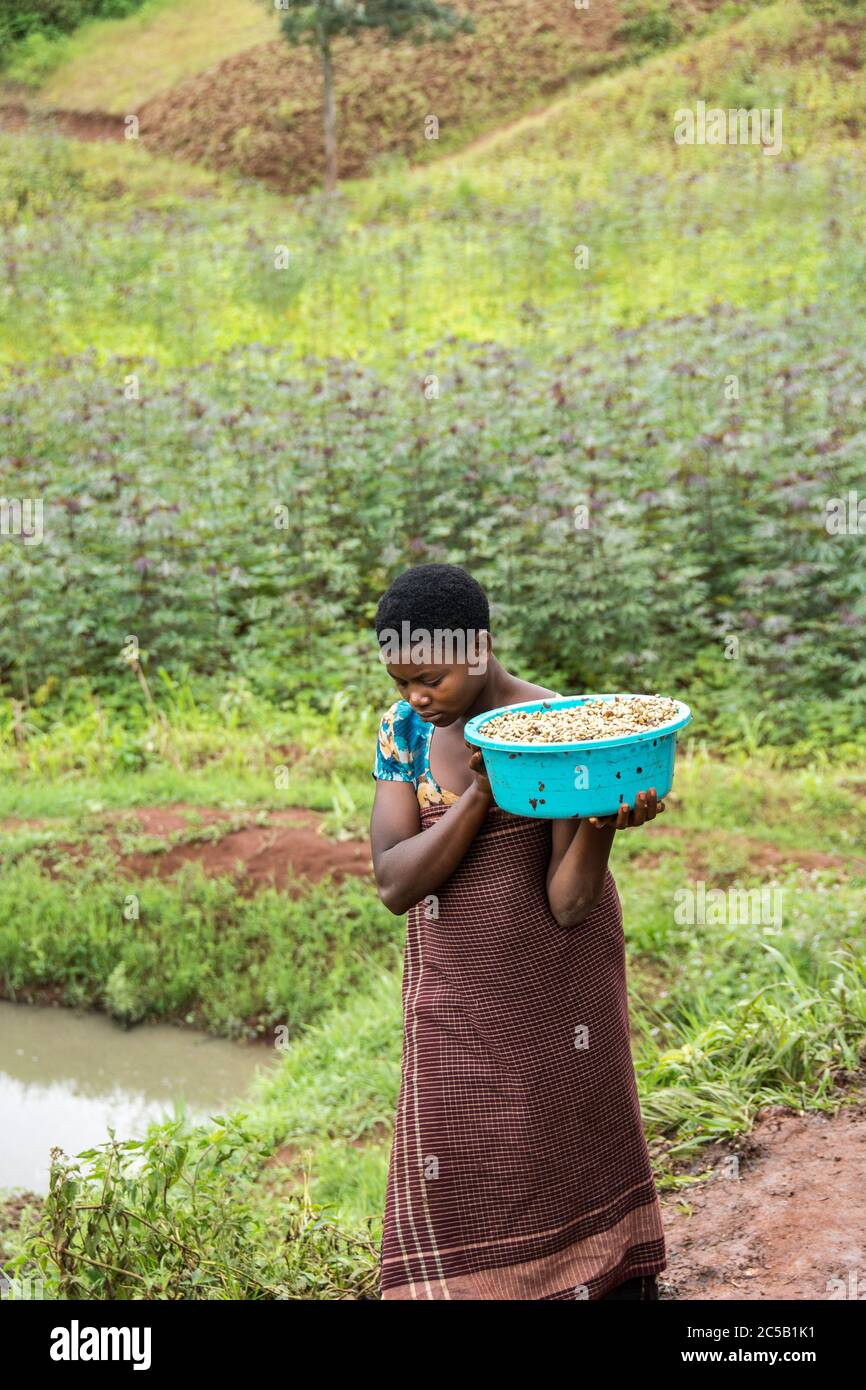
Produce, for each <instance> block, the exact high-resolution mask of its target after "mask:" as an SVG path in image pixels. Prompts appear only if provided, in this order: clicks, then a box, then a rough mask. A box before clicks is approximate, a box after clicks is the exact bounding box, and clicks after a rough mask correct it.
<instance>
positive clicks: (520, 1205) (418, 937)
mask: <svg viewBox="0 0 866 1390" xmlns="http://www.w3.org/2000/svg"><path fill="white" fill-rule="evenodd" d="M404 624H408V626H407V627H404ZM489 627H490V612H489V606H488V602H487V599H486V596H485V594H484V591H483V589H482V588H481V586H480V585H479V584H478V583H477V582H476V581H475V580H474V579H472V577H471V576H470V575H469V574H467V573H466V571H465V570H463V569H461V568H459V567H458V566H455V565H419V566H416V567H414V568H412V569H409V570H406V571H405V572H404V573H403V574H401V575H400V576H399V577H398V578H397V579H396V580H395V582H394V583H393V584H392V585H391V587H390V589H389V590H388V591H387V593H386V594H385V595H384V596H383V597H382V599H381V601H380V603H379V606H378V609H377V612H376V632H377V635H378V637H379V640H380V644H381V643H382V641H383V639H385V641H386V642H387V644H388V646H389V647H390V654H389V655H388V657H387V659H386V665H387V670H388V673H389V675H390V676H391V677H392V678H393V679H394V681H395V683H396V687H397V692H398V694H399V697H400V698H399V699H398V700H397V701H396V702H395V703H394V704H393V705H392V706H391V707H390V709H388V711H387V712H386V714H385V715H384V717H383V719H382V721H381V724H380V727H379V736H378V744H377V749H376V760H375V767H374V770H373V776H374V778H375V779H376V795H375V801H374V805H373V814H372V821H371V827H370V839H371V845H372V854H373V864H374V869H375V874H376V881H377V884H378V887H379V895H380V897H381V898H382V901H383V902H384V903H385V905H386V906H387V907H388V908H389V909H390V910H391V911H392V912H394V913H398V914H401V913H403V912H407V911H408V914H409V916H408V924H407V937H406V946H405V953H404V972H403V1020H404V1031H403V1065H402V1080H401V1085H400V1096H399V1100H398V1107H397V1118H396V1124H395V1129H394V1139H393V1145H392V1149H391V1162H390V1168H389V1173H388V1187H387V1195H386V1203H385V1219H384V1231H383V1240H382V1254H381V1276H382V1296H383V1298H385V1299H392V1298H394V1299H397V1298H405V1299H455V1298H472V1299H539V1300H547V1301H550V1300H558V1301H562V1300H572V1299H587V1298H588V1299H593V1300H596V1299H602V1298H606V1297H614V1298H624V1297H633V1298H649V1299H652V1298H657V1296H658V1295H657V1290H656V1286H655V1275H656V1273H657V1272H658V1271H659V1270H662V1269H664V1268H665V1267H666V1260H665V1247H664V1234H663V1230H662V1223H661V1215H660V1210H659V1204H658V1197H657V1194H656V1190H655V1184H654V1181H653V1175H652V1169H651V1166H650V1161H649V1154H648V1152H647V1146H646V1140H645V1137H644V1133H643V1127H642V1124H641V1116H640V1108H639V1104H638V1095H637V1086H636V1082H635V1074H634V1066H633V1063H632V1058H631V1049H630V1046H629V1027H628V1008H627V999H626V973H625V942H624V937H623V927H622V914H621V910H620V903H619V897H618V894H617V891H616V885H615V883H614V880H613V876H612V875H611V872H610V870H609V869H608V867H607V861H608V855H609V853H610V848H611V844H612V842H613V836H614V834H615V832H616V830H619V829H624V828H625V827H626V826H631V825H641V824H643V822H644V821H647V820H652V819H653V818H654V816H655V815H656V813H657V812H658V811H662V810H663V809H664V803H663V802H658V803H657V802H656V795H655V790H654V788H649V789H648V790H647V791H646V792H641V793H640V795H639V796H638V798H637V803H638V804H637V805H636V806H635V807H634V809H633V810H630V809H629V807H628V806H627V805H623V806H621V807H620V809H619V813H618V815H617V816H615V817H614V816H607V817H604V818H603V819H595V818H590V819H589V820H583V821H581V820H578V819H573V820H556V821H549V820H535V819H531V818H528V817H523V816H515V815H511V814H509V813H508V812H506V811H503V810H501V809H500V808H499V807H498V806H497V805H496V804H495V802H494V800H493V796H492V792H491V789H490V783H489V781H488V780H487V777H486V776H485V773H484V763H483V759H482V756H481V753H480V751H479V750H477V749H475V750H473V749H472V748H471V745H469V744H467V743H466V740H465V739H464V737H463V729H464V726H465V724H466V721H467V719H471V718H472V717H473V716H474V715H476V714H481V713H483V712H484V711H485V710H489V709H495V708H497V707H499V706H501V705H511V704H518V703H520V702H522V701H525V700H535V699H540V698H544V697H551V696H553V697H555V696H556V692H555V691H551V690H547V689H545V688H544V687H542V686H537V685H531V684H529V683H528V682H526V681H522V680H519V679H518V678H517V677H516V676H513V675H511V674H510V672H508V671H506V669H505V668H504V667H503V666H502V665H501V663H500V662H499V661H498V660H497V659H496V657H495V656H494V655H493V643H492V639H491V636H490V632H489ZM394 633H404V634H405V633H411V636H412V640H413V642H415V643H416V645H415V649H414V650H410V649H409V648H408V647H406V646H401V647H400V649H399V651H398V652H397V655H398V656H399V658H400V659H399V660H394V659H393V657H394V648H393V636H392V635H388V636H386V634H394ZM418 634H426V636H427V639H428V646H427V649H426V651H425V650H424V649H423V647H422V648H421V656H422V659H421V660H419V659H418V657H417V652H418V650H419V649H418V645H417V641H416V638H417V635H418ZM443 634H444V635H445V636H444V637H443ZM453 634H468V636H469V648H468V649H467V652H466V653H465V654H462V656H463V659H460V660H453V659H451V660H445V661H443V660H442V659H441V650H440V651H439V652H438V653H437V648H436V640H437V636H438V637H439V638H441V639H442V640H443V641H447V640H448V637H449V636H450V635H453ZM473 635H477V640H478V645H477V647H475V648H472V637H473ZM430 653H432V654H433V659H432V660H431V659H428V656H429V654H430ZM437 655H438V657H439V659H438V660H437V659H436V657H437ZM467 749H468V750H469V753H467ZM470 754H471V756H470Z"/></svg>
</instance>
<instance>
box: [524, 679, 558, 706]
mask: <svg viewBox="0 0 866 1390" xmlns="http://www.w3.org/2000/svg"><path fill="white" fill-rule="evenodd" d="M561 699H562V696H561V695H558V694H557V692H556V691H555V690H548V689H547V686H545V685H534V684H533V682H532V681H519V682H518V685H517V687H516V689H515V698H514V700H513V701H512V704H515V705H523V704H528V703H529V701H530V700H561Z"/></svg>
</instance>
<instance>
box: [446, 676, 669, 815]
mask: <svg viewBox="0 0 866 1390" xmlns="http://www.w3.org/2000/svg"><path fill="white" fill-rule="evenodd" d="M620 693H622V692H620ZM614 698H615V696H614V695H568V696H564V697H563V698H562V699H560V700H554V699H551V700H529V701H527V702H526V703H525V704H521V705H502V706H501V707H500V708H499V709H490V710H485V711H484V713H483V714H477V715H476V716H475V718H474V719H470V720H469V722H468V723H467V725H466V727H465V729H464V731H463V732H464V737H465V738H466V741H467V743H472V744H474V745H475V746H476V747H478V748H480V749H481V751H482V753H483V755H484V767H485V770H486V772H487V776H488V778H489V779H490V786H491V788H492V790H493V796H494V799H495V801H496V804H497V806H501V807H502V810H503V811H510V812H511V813H512V814H513V815H515V816H536V817H539V818H541V819H545V818H553V819H559V818H562V819H566V818H569V817H572V816H611V815H614V814H615V813H616V811H617V809H618V807H619V806H620V804H621V802H623V801H625V802H627V803H628V805H629V806H631V807H634V804H635V798H636V796H637V794H638V792H640V791H646V790H648V788H650V787H655V789H656V793H657V795H658V797H659V800H661V798H662V797H663V796H666V795H667V793H668V792H669V791H670V789H671V787H672V786H673V782H674V759H675V757H676V749H677V730H678V729H682V728H684V727H685V726H686V724H688V723H689V722H690V720H691V717H692V715H691V710H690V709H689V707H688V705H684V704H682V702H681V701H680V700H677V701H676V705H677V713H676V716H675V717H674V718H673V719H672V720H671V721H670V722H669V723H667V724H662V725H661V726H660V727H659V728H657V729H649V730H648V731H647V732H646V733H640V734H629V735H627V736H625V737H620V738H602V739H582V740H580V741H578V742H576V743H510V742H509V743H506V742H504V741H503V740H502V739H496V738H489V737H488V736H487V735H486V734H485V733H484V725H485V724H487V723H489V721H490V720H491V719H494V718H495V717H496V716H497V715H498V714H505V713H506V711H511V712H513V711H514V710H524V709H525V710H529V711H531V712H532V713H534V712H535V711H536V710H549V709H572V708H574V706H576V705H585V704H586V703H587V702H588V701H593V700H613V699H614ZM630 698H635V697H630Z"/></svg>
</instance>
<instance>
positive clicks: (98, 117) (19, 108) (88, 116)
mask: <svg viewBox="0 0 866 1390" xmlns="http://www.w3.org/2000/svg"><path fill="white" fill-rule="evenodd" d="M44 121H48V122H49V123H50V124H51V126H52V127H53V129H54V130H56V131H57V132H58V133H59V134H60V135H67V136H69V138H70V139H72V140H122V139H123V138H124V134H125V131H126V126H125V124H124V118H123V116H112V115H109V113H108V112H107V111H46V112H44V113H43V112H39V111H32V110H31V109H30V108H29V107H28V106H26V105H25V104H24V102H22V101H13V102H2V103H0V130H13V131H17V130H25V129H27V128H28V127H29V126H37V125H39V124H40V123H42V122H44Z"/></svg>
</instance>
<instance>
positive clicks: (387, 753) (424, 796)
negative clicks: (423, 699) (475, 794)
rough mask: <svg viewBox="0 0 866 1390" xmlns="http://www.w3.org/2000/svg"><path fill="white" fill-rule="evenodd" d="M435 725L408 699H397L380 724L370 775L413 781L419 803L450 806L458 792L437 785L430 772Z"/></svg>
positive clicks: (385, 779) (384, 778)
mask: <svg viewBox="0 0 866 1390" xmlns="http://www.w3.org/2000/svg"><path fill="white" fill-rule="evenodd" d="M434 727H435V725H433V724H431V723H429V722H428V721H425V720H423V719H422V718H421V716H420V714H418V712H417V710H414V709H413V708H412V706H411V705H410V704H409V701H408V700H396V701H395V702H394V704H393V705H391V707H390V709H387V710H386V711H385V713H384V714H383V716H382V719H381V722H380V724H379V736H378V739H377V742H376V759H375V762H374V764H373V771H372V773H371V776H373V777H374V778H376V779H377V780H378V781H382V782H414V784H415V791H416V792H417V795H418V804H419V806H438V805H446V806H450V805H451V804H452V803H453V802H455V801H457V800H459V797H458V795H457V793H456V792H450V791H448V790H447V789H445V788H443V787H440V786H439V783H438V782H437V781H436V780H435V778H434V777H433V774H432V772H431V771H430V739H431V737H432V734H433V729H434ZM467 756H468V754H467Z"/></svg>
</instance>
